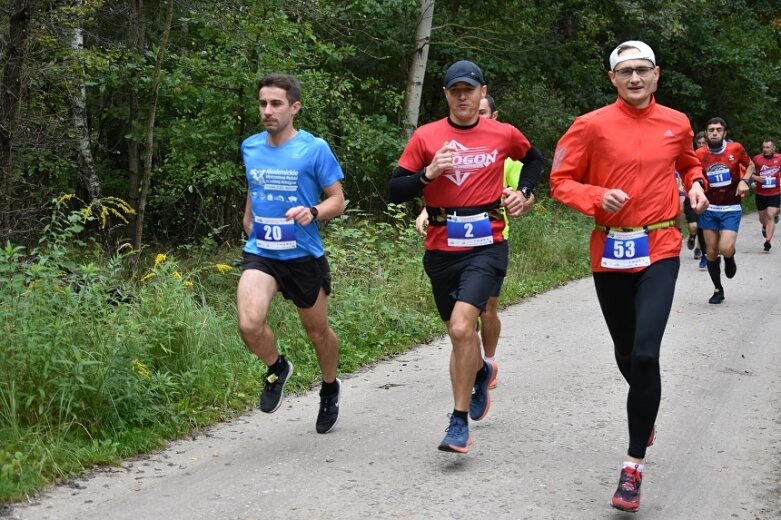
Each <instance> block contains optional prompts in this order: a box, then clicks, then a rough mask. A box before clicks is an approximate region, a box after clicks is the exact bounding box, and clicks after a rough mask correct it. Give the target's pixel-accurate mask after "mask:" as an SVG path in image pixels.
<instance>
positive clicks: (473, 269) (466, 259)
mask: <svg viewBox="0 0 781 520" xmlns="http://www.w3.org/2000/svg"><path fill="white" fill-rule="evenodd" d="M507 259H508V247H507V242H505V241H502V242H498V243H496V244H491V245H488V246H481V247H475V248H474V249H472V250H471V251H466V252H458V253H448V252H444V251H426V254H425V255H423V268H424V269H425V270H426V274H427V275H428V277H429V278H430V279H431V290H432V292H433V293H434V303H436V305H437V310H438V311H439V316H440V317H441V318H442V320H443V321H449V320H450V315H451V314H452V313H453V307H455V305H456V302H457V301H460V302H465V303H468V304H470V305H474V306H475V307H477V308H478V309H480V310H481V311H484V310H485V307H486V304H487V302H488V298H489V297H490V296H493V295H494V294H493V293H494V292H495V289H496V288H497V283H498V282H499V281H500V280H501V278H502V277H503V276H505V274H507ZM499 287H501V286H499Z"/></svg>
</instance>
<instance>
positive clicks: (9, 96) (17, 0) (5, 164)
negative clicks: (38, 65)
mask: <svg viewBox="0 0 781 520" xmlns="http://www.w3.org/2000/svg"><path fill="white" fill-rule="evenodd" d="M8 12H9V13H10V17H9V24H8V33H7V34H5V35H3V38H4V40H5V41H6V42H8V43H7V46H6V56H5V67H4V68H3V82H2V89H3V90H2V93H1V95H0V100H1V101H2V103H0V237H2V238H4V239H6V240H7V239H8V238H9V237H10V236H11V231H12V229H13V218H12V210H13V200H14V191H15V182H14V161H13V156H12V154H13V144H14V137H15V136H14V130H15V129H16V122H17V118H18V117H19V106H20V96H21V93H22V83H21V74H22V67H23V65H24V60H25V54H26V52H25V45H26V43H27V38H28V36H29V33H28V28H29V26H30V18H31V16H32V6H31V5H30V2H29V1H28V0H11V1H10V3H9V6H8Z"/></svg>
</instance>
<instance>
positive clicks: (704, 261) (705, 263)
mask: <svg viewBox="0 0 781 520" xmlns="http://www.w3.org/2000/svg"><path fill="white" fill-rule="evenodd" d="M707 268H708V258H707V257H706V256H705V255H704V254H703V255H702V256H701V257H700V269H703V270H704V269H707Z"/></svg>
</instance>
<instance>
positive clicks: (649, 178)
mask: <svg viewBox="0 0 781 520" xmlns="http://www.w3.org/2000/svg"><path fill="white" fill-rule="evenodd" d="M693 136H694V132H692V129H691V125H690V124H689V119H688V118H687V117H686V115H685V114H683V113H681V112H678V111H677V110H673V109H671V108H668V107H665V106H663V105H659V104H657V103H656V101H655V100H654V99H652V101H651V104H650V105H649V106H648V107H646V108H643V109H636V108H634V107H631V106H629V105H627V104H626V103H625V102H624V101H622V100H621V99H618V100H617V101H616V102H615V103H613V104H612V105H608V106H606V107H603V108H600V109H597V110H594V111H593V112H589V113H588V114H585V115H582V116H580V117H578V118H576V119H575V122H574V123H573V124H572V126H571V127H570V128H569V130H567V132H566V133H565V134H564V136H562V138H561V139H559V142H558V145H557V146H556V155H555V157H554V160H553V168H552V169H551V175H550V187H551V195H552V196H553V198H554V199H556V200H558V201H560V202H563V203H564V204H566V205H567V206H569V207H571V208H573V209H575V210H577V211H580V212H581V213H583V214H585V215H589V216H592V217H594V221H595V223H597V224H600V225H603V226H608V227H637V226H648V225H651V224H655V223H658V222H663V221H666V220H671V219H674V218H675V217H676V215H678V213H679V212H680V207H681V206H680V204H681V203H680V199H679V198H678V183H677V181H676V180H675V172H676V170H677V171H678V172H680V175H681V179H682V181H683V185H684V188H685V189H686V190H689V189H691V185H692V183H693V182H694V181H695V180H698V179H702V169H701V168H700V162H699V161H698V160H697V157H696V156H695V155H694V150H692V146H691V140H692V137H693ZM610 189H620V190H622V191H624V192H625V193H626V194H627V195H629V197H630V198H629V200H628V201H627V202H626V203H625V205H624V207H623V208H622V209H621V210H620V211H618V212H616V213H610V212H607V211H605V210H604V209H602V198H603V197H604V195H605V192H606V191H608V190H610ZM606 240H607V234H606V233H605V232H604V231H598V230H595V231H594V232H593V233H592V234H591V247H590V252H591V269H592V270H593V271H603V272H615V269H611V268H606V267H603V266H602V265H601V262H602V257H603V252H604V248H605V243H606ZM648 242H649V243H648V246H649V254H650V261H651V263H653V262H656V261H658V260H661V259H663V258H671V257H677V256H678V255H680V253H681V234H680V232H679V231H678V230H677V229H676V228H674V227H668V228H665V229H658V230H654V231H651V232H650V233H649V234H648ZM642 269H643V267H633V268H629V269H626V271H628V272H636V271H640V270H642Z"/></svg>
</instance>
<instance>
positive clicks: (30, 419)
mask: <svg viewBox="0 0 781 520" xmlns="http://www.w3.org/2000/svg"><path fill="white" fill-rule="evenodd" d="M90 218H95V217H90V215H87V214H85V212H84V211H83V210H79V211H73V212H68V211H66V210H65V204H64V203H63V201H62V200H61V201H58V203H57V204H56V206H55V211H54V215H53V218H52V222H51V224H50V226H49V229H48V231H49V233H48V234H47V236H46V237H45V239H44V240H43V241H42V243H41V245H40V247H39V248H37V249H35V250H33V251H26V250H24V249H22V248H20V247H15V246H13V245H11V244H7V245H6V246H5V247H4V248H2V249H0V337H2V345H3V356H0V501H2V502H6V501H9V500H14V499H19V498H22V497H24V496H26V495H28V494H29V493H31V492H34V491H35V490H37V489H40V488H41V487H42V486H43V485H45V484H47V483H49V482H52V481H57V480H59V479H65V478H68V477H70V476H73V475H75V474H78V473H79V472H81V471H83V470H84V469H86V468H89V467H91V466H93V465H95V464H104V463H116V462H117V461H119V460H120V459H121V458H122V457H126V456H129V455H133V454H137V453H140V452H144V451H149V450H152V449H155V448H158V447H160V446H162V444H163V443H164V442H165V441H166V440H167V439H171V438H175V437H177V436H181V435H184V434H187V433H189V432H191V431H192V430H197V429H199V428H201V427H203V426H206V425H209V424H213V423H214V422H217V421H219V420H221V419H225V418H227V417H231V416H234V415H236V414H239V413H242V412H243V411H245V410H246V409H247V408H248V407H250V406H254V405H255V403H256V400H257V395H258V391H259V390H260V381H261V378H262V375H263V373H264V371H265V368H264V367H263V366H262V364H261V363H260V362H258V361H257V360H256V359H255V358H254V356H252V355H251V354H250V353H249V352H248V351H247V350H246V349H245V347H244V346H243V344H242V343H241V340H240V338H239V336H238V333H237V330H236V318H235V304H234V298H235V290H236V282H237V280H238V276H239V271H238V269H237V268H236V267H234V266H233V265H232V263H233V262H232V261H234V260H236V259H237V258H238V257H239V255H240V251H229V252H224V253H223V262H215V261H209V262H203V261H200V262H197V263H194V262H192V261H191V260H188V258H187V257H183V258H181V259H176V258H174V256H175V255H173V254H158V255H156V257H155V258H154V261H151V259H150V261H149V264H148V265H147V266H145V267H144V268H143V269H141V270H140V271H137V270H134V269H131V268H130V266H131V265H133V263H132V262H130V260H129V258H127V257H123V256H122V255H119V254H117V255H114V256H112V257H110V258H106V257H105V256H104V255H103V254H102V253H100V251H99V248H93V247H91V246H90V244H89V243H79V242H78V237H79V236H80V235H81V232H82V228H83V225H84V222H85V221H88V220H90ZM386 220H387V222H380V223H377V222H373V221H372V220H370V219H368V218H366V217H365V216H362V215H360V214H356V213H349V214H347V215H345V216H342V217H340V218H339V219H336V220H335V221H333V222H330V223H329V224H328V225H327V227H326V229H324V237H325V243H326V249H327V253H328V258H329V262H330V264H331V269H332V274H333V295H332V298H331V301H330V307H331V308H330V316H331V324H332V326H333V328H334V330H335V331H336V334H337V336H338V337H339V340H340V347H341V358H340V370H341V371H342V372H345V373H347V372H352V371H354V370H355V369H357V368H359V367H361V366H364V365H366V364H368V363H372V362H374V361H376V360H378V359H382V358H385V357H388V356H392V355H394V354H396V353H398V352H401V351H403V350H405V349H407V348H408V347H409V346H410V345H412V344H415V343H420V342H425V341H427V340H428V339H430V338H431V337H432V336H433V335H436V334H439V333H443V332H444V327H443V325H442V323H441V322H440V320H439V318H438V315H437V313H436V311H435V308H434V305H433V302H432V298H431V296H430V289H429V284H428V279H427V278H426V276H425V274H424V273H423V269H422V262H421V257H422V254H423V240H422V238H421V237H419V236H418V235H417V234H416V233H415V231H414V229H413V227H412V216H409V215H407V214H406V213H405V212H404V210H403V207H401V206H392V207H390V208H389V210H388V215H387V218H386ZM588 226H589V224H588V222H587V221H586V219H583V218H581V217H578V216H576V215H574V214H573V213H571V212H569V211H567V210H562V209H561V208H560V207H558V206H557V205H554V204H552V203H551V202H550V201H549V200H542V201H541V202H540V203H538V205H537V206H536V210H535V211H534V213H532V214H530V215H527V216H524V217H522V218H520V219H516V220H514V221H513V223H512V228H511V233H512V234H511V242H510V243H511V267H510V272H509V274H508V278H507V280H506V282H505V289H504V292H503V296H502V301H503V302H504V303H512V302H514V301H517V300H518V299H520V298H522V297H525V296H529V295H532V294H536V293H538V292H541V291H544V290H545V289H547V288H550V287H552V286H555V285H557V284H560V283H562V282H564V281H566V280H570V279H573V278H578V277H581V276H583V275H585V274H587V272H588V262H587V258H586V256H587V238H588ZM225 258H228V260H224V259H225ZM269 320H270V323H271V324H272V326H273V327H274V329H275V332H276V334H277V338H278V343H279V347H280V349H281V350H282V351H283V352H284V353H285V354H286V355H287V356H289V357H290V358H291V359H292V360H293V362H294V363H295V365H296V374H295V376H294V378H293V380H291V384H292V386H293V390H298V391H301V390H304V389H306V388H308V387H310V386H311V385H312V384H314V383H316V382H317V380H318V378H319V369H318V367H317V362H316V358H315V355H314V352H313V349H312V347H311V345H310V344H309V341H308V340H307V338H306V335H305V334H304V332H303V329H302V328H301V326H300V324H299V322H298V317H297V313H296V312H295V310H294V307H293V306H292V304H290V303H289V302H288V301H286V300H283V299H282V298H281V296H278V297H277V299H276V300H275V302H274V304H273V305H272V307H271V311H270V314H269Z"/></svg>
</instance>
